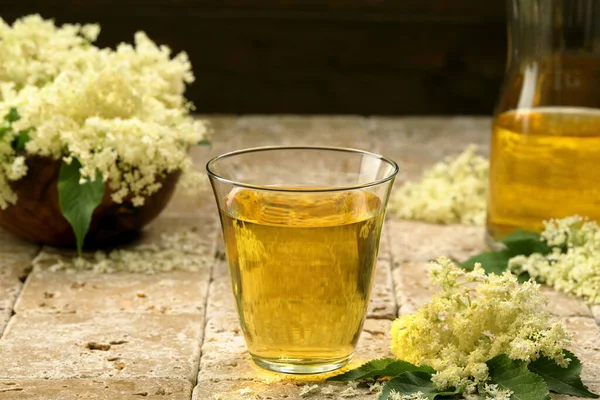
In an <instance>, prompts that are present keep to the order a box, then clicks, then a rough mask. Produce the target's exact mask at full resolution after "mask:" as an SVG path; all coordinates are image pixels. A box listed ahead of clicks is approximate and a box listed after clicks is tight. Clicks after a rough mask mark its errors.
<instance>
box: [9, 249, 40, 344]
mask: <svg viewBox="0 0 600 400" xmlns="http://www.w3.org/2000/svg"><path fill="white" fill-rule="evenodd" d="M43 249H44V246H38V250H37V252H36V253H35V254H34V255H33V256H31V258H30V259H29V261H28V263H29V267H31V268H27V269H26V270H25V271H26V273H27V276H25V277H24V279H23V280H22V281H21V286H20V289H19V294H17V295H16V296H15V299H14V301H13V302H12V304H11V305H10V313H11V315H10V317H9V319H8V321H7V322H6V325H4V327H3V328H2V329H1V330H0V340H2V338H3V337H4V332H6V329H7V328H8V326H9V325H10V321H11V320H12V319H13V317H14V316H15V315H16V312H15V305H16V304H17V302H18V301H19V299H20V298H21V294H22V293H23V291H24V289H25V285H26V284H27V282H28V281H29V279H30V277H31V274H32V273H33V268H34V265H33V260H35V259H36V258H37V256H38V255H40V253H41V252H42V250H43ZM21 279H22V277H19V280H21Z"/></svg>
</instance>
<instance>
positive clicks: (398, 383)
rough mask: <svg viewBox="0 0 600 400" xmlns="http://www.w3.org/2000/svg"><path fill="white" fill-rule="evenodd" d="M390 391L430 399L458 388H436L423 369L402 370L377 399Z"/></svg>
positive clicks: (383, 397)
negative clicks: (419, 395)
mask: <svg viewBox="0 0 600 400" xmlns="http://www.w3.org/2000/svg"><path fill="white" fill-rule="evenodd" d="M392 391H394V392H397V393H400V394H412V393H416V392H421V393H423V394H424V395H425V396H427V398H428V399H430V400H433V399H435V397H436V396H451V395H453V394H457V393H459V391H458V390H454V391H439V390H437V389H436V388H435V386H433V383H432V382H431V374H430V373H429V372H424V371H408V372H403V373H402V374H400V375H398V376H397V377H395V378H393V379H392V380H390V381H389V382H388V383H386V384H385V386H384V387H383V390H382V391H381V395H380V396H379V400H387V399H388V398H389V397H390V394H391V393H392ZM538 400H539V399H538Z"/></svg>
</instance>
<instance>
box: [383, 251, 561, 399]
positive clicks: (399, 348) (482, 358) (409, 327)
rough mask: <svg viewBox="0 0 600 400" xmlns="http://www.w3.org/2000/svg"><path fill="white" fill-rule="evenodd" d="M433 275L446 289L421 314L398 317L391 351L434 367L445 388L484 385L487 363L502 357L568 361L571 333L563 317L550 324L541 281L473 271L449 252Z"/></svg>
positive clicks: (439, 383)
mask: <svg viewBox="0 0 600 400" xmlns="http://www.w3.org/2000/svg"><path fill="white" fill-rule="evenodd" d="M429 277H430V280H431V282H432V283H434V284H439V285H441V290H440V291H439V292H438V293H436V294H435V295H434V296H433V298H432V300H431V302H430V303H428V304H425V305H424V306H423V307H421V308H420V309H419V310H418V311H417V312H416V313H414V314H410V315H405V316H402V317H400V318H398V319H397V320H396V321H394V323H393V324H392V331H391V335H392V344H391V350H392V352H393V353H394V354H395V355H396V357H398V359H401V360H404V361H408V362H410V363H413V364H416V365H429V366H431V367H432V368H433V369H435V370H436V371H437V372H436V373H435V374H434V375H433V378H432V382H433V383H434V384H435V386H436V387H437V388H438V389H446V388H451V387H463V388H465V387H473V385H480V384H483V383H484V382H485V381H486V379H487V377H488V368H487V365H486V362H487V361H488V360H490V359H491V358H493V357H495V356H497V355H499V354H507V355H508V357H510V358H511V359H513V360H523V361H527V362H530V361H533V360H536V359H537V358H539V357H540V356H542V355H543V356H546V357H548V358H551V359H553V360H555V361H556V362H557V363H558V364H559V365H562V366H566V365H567V364H568V362H569V360H568V359H565V357H564V355H563V352H562V349H563V348H564V347H565V346H566V345H567V344H568V343H569V340H570V335H569V334H568V333H567V331H566V329H565V327H564V325H563V324H562V322H553V323H551V322H550V315H549V314H548V313H547V312H545V311H544V310H543V307H544V305H545V304H546V301H547V300H546V298H545V296H544V295H543V294H542V293H541V292H540V291H539V284H537V283H536V282H533V281H529V282H525V283H523V284H519V282H518V281H517V279H516V277H515V276H514V275H512V274H511V273H510V272H505V273H504V274H502V275H500V276H498V275H494V274H492V275H486V274H485V272H484V270H483V268H481V265H477V266H476V267H475V269H474V270H473V271H471V272H469V271H466V270H464V269H462V268H459V267H457V266H456V265H455V264H454V263H452V262H451V261H450V260H449V259H447V258H445V257H441V258H439V259H438V260H437V262H433V263H431V270H430V273H429Z"/></svg>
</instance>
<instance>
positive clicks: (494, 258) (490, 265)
mask: <svg viewBox="0 0 600 400" xmlns="http://www.w3.org/2000/svg"><path fill="white" fill-rule="evenodd" d="M511 257H512V256H511V255H510V253H509V252H508V251H507V250H500V251H486V252H484V253H479V254H477V255H475V256H473V257H471V258H469V259H468V260H467V261H464V262H462V263H460V264H459V265H460V266H461V267H463V268H465V269H468V270H473V268H474V267H475V264H476V263H481V266H482V267H483V269H484V270H485V272H486V273H488V274H491V273H494V274H496V275H500V274H502V273H503V272H504V271H506V267H507V266H508V260H510V258H511Z"/></svg>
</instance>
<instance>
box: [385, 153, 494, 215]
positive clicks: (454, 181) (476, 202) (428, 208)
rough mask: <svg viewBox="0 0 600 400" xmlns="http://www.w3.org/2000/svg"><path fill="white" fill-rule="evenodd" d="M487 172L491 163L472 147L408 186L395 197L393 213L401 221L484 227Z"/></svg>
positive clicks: (392, 206) (391, 205) (398, 191)
mask: <svg viewBox="0 0 600 400" xmlns="http://www.w3.org/2000/svg"><path fill="white" fill-rule="evenodd" d="M488 170H489V163H488V160H487V159H485V158H483V157H481V156H479V155H477V146H475V145H471V146H469V147H467V149H465V151H463V152H462V153H461V154H460V155H459V156H458V157H456V158H452V157H449V158H447V159H446V160H445V161H443V162H440V163H437V164H435V165H434V166H433V167H432V168H431V169H429V170H427V171H425V173H424V174H423V177H422V179H421V180H420V181H419V182H407V183H405V184H404V185H403V186H402V187H400V188H399V189H398V190H397V191H396V193H395V194H394V196H393V197H392V199H391V202H390V209H391V210H392V211H393V212H395V213H396V215H398V216H399V217H401V218H407V219H415V220H421V221H426V222H434V223H444V224H450V223H461V224H466V225H483V224H484V222H485V213H486V204H487V203H486V202H487V198H486V196H487V185H488Z"/></svg>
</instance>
